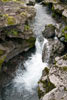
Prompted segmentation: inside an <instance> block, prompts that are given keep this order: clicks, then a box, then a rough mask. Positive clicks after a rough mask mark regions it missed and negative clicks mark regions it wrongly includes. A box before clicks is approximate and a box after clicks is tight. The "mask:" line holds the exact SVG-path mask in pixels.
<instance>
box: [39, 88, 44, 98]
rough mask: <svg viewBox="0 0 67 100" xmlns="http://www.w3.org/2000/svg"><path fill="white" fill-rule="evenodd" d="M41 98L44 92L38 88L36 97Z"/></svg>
mask: <svg viewBox="0 0 67 100" xmlns="http://www.w3.org/2000/svg"><path fill="white" fill-rule="evenodd" d="M42 96H44V92H43V91H42V90H40V88H39V87H38V97H39V98H41V97H42Z"/></svg>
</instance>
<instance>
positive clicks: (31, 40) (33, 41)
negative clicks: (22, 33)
mask: <svg viewBox="0 0 67 100" xmlns="http://www.w3.org/2000/svg"><path fill="white" fill-rule="evenodd" d="M26 41H27V42H28V43H29V44H30V48H32V47H33V46H34V44H35V41H36V39H35V37H30V38H29V39H28V40H26Z"/></svg>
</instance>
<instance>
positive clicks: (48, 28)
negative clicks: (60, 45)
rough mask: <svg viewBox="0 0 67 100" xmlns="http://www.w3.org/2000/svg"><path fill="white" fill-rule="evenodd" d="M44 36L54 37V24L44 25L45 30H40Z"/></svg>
mask: <svg viewBox="0 0 67 100" xmlns="http://www.w3.org/2000/svg"><path fill="white" fill-rule="evenodd" d="M42 34H43V36H44V37H45V38H53V37H55V26H54V25H52V24H49V25H46V26H45V30H44V31H43V32H42Z"/></svg>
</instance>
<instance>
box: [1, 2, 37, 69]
mask: <svg viewBox="0 0 67 100" xmlns="http://www.w3.org/2000/svg"><path fill="white" fill-rule="evenodd" d="M34 16H35V10H34V8H33V7H32V6H31V7H28V6H26V4H25V3H22V2H21V1H20V2H17V1H15V2H13V1H9V2H4V0H3V1H2V2H1V1H0V67H1V66H2V63H3V62H4V61H6V62H7V61H9V60H10V59H12V58H13V57H15V56H16V55H18V54H19V53H21V52H23V51H27V50H29V49H30V48H32V47H33V46H34V45H35V37H34V35H33V32H32V29H31V28H30V26H29V21H30V20H31V19H32V18H33V17H34Z"/></svg>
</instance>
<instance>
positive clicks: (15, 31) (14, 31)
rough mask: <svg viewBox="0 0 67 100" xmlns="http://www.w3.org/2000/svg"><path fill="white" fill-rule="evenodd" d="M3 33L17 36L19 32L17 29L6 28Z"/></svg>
mask: <svg viewBox="0 0 67 100" xmlns="http://www.w3.org/2000/svg"><path fill="white" fill-rule="evenodd" d="M5 33H6V34H8V35H14V36H18V34H19V32H18V30H17V29H11V30H10V31H9V30H6V31H5Z"/></svg>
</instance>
